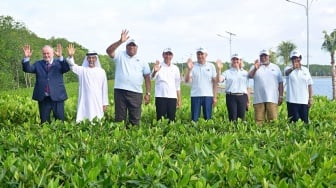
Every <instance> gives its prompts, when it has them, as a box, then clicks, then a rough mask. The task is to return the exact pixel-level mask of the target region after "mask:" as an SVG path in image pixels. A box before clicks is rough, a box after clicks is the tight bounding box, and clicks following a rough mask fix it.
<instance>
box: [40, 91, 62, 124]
mask: <svg viewBox="0 0 336 188" xmlns="http://www.w3.org/2000/svg"><path fill="white" fill-rule="evenodd" d="M38 106H39V112H40V118H41V123H44V122H49V123H50V113H51V111H52V112H53V114H54V117H55V119H58V120H62V121H64V119H65V117H64V101H53V100H51V98H50V97H45V98H44V100H43V101H39V102H38Z"/></svg>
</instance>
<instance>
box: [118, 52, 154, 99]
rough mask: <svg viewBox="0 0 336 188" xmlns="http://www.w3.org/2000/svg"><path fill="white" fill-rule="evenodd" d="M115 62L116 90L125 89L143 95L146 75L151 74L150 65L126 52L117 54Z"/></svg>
mask: <svg viewBox="0 0 336 188" xmlns="http://www.w3.org/2000/svg"><path fill="white" fill-rule="evenodd" d="M114 61H115V66H116V68H115V81H114V88H115V89H124V90H128V91H133V92H136V93H142V84H143V81H144V75H148V74H150V68H149V65H148V63H145V62H143V61H140V59H139V58H138V56H136V55H135V56H133V57H130V56H129V55H128V54H127V53H126V51H122V52H119V53H117V54H116V56H115V57H114Z"/></svg>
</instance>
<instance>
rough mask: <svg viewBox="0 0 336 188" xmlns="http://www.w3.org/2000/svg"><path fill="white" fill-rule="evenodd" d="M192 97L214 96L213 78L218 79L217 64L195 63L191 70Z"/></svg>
mask: <svg viewBox="0 0 336 188" xmlns="http://www.w3.org/2000/svg"><path fill="white" fill-rule="evenodd" d="M191 79H192V80H191V94H190V96H191V97H213V82H212V80H213V79H216V68H215V65H214V64H212V63H209V62H206V63H205V64H200V63H198V62H195V63H194V67H193V69H192V70H191Z"/></svg>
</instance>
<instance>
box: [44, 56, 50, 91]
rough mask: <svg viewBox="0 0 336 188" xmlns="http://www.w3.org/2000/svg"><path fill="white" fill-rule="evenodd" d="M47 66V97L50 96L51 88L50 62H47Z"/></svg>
mask: <svg viewBox="0 0 336 188" xmlns="http://www.w3.org/2000/svg"><path fill="white" fill-rule="evenodd" d="M46 64H47V85H46V87H45V94H46V96H49V94H50V88H49V75H48V74H49V70H50V67H51V64H50V63H49V62H47V63H46Z"/></svg>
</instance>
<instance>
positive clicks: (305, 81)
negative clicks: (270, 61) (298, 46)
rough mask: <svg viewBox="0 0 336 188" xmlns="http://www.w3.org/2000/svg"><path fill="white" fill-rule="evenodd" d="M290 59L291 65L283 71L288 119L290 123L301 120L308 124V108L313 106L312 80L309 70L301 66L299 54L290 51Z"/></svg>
mask: <svg viewBox="0 0 336 188" xmlns="http://www.w3.org/2000/svg"><path fill="white" fill-rule="evenodd" d="M290 59H291V61H292V64H291V65H288V66H286V67H285V70H284V72H285V75H286V102H287V112H288V118H289V120H290V122H296V121H298V120H299V119H301V120H302V121H304V122H305V123H308V116H309V108H310V106H311V105H312V104H313V89H312V85H313V80H312V77H311V75H310V72H309V70H308V69H307V68H306V67H304V66H302V65H301V59H302V55H301V53H299V52H298V51H295V50H294V51H292V52H291V54H290Z"/></svg>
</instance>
